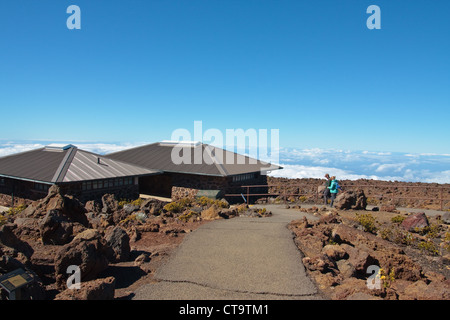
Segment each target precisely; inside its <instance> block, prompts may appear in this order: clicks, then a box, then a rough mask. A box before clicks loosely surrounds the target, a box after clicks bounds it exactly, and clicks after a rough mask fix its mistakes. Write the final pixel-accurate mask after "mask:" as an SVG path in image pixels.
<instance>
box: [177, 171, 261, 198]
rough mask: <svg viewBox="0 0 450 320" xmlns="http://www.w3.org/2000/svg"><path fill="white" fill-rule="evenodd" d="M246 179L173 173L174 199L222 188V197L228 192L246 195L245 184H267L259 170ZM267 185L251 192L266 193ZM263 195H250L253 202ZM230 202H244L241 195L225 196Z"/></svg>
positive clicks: (250, 191) (252, 189)
mask: <svg viewBox="0 0 450 320" xmlns="http://www.w3.org/2000/svg"><path fill="white" fill-rule="evenodd" d="M242 178H245V179H236V177H234V178H233V176H229V177H215V176H201V175H191V174H172V191H171V198H172V200H178V199H181V198H184V197H195V196H197V193H198V191H199V190H221V191H222V192H221V195H222V196H221V197H224V196H225V195H226V194H238V195H240V194H241V193H243V194H244V196H245V197H246V194H247V188H242V186H243V185H267V176H265V175H261V174H260V173H259V172H258V173H254V174H252V175H247V176H244V175H242ZM267 190H268V188H267V187H257V188H256V187H255V188H250V189H249V193H250V194H252V193H253V194H265V193H267ZM259 197H262V196H253V197H250V200H251V202H254V201H255V200H256V199H257V198H259ZM225 198H226V199H227V200H228V201H229V202H230V203H233V202H243V199H242V197H241V196H233V197H225Z"/></svg>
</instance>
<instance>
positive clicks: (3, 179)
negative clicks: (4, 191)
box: [0, 178, 5, 186]
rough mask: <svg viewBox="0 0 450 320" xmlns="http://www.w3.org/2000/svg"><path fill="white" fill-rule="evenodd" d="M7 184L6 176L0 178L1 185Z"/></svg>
mask: <svg viewBox="0 0 450 320" xmlns="http://www.w3.org/2000/svg"><path fill="white" fill-rule="evenodd" d="M4 185H5V178H0V186H4Z"/></svg>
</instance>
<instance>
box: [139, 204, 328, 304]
mask: <svg viewBox="0 0 450 320" xmlns="http://www.w3.org/2000/svg"><path fill="white" fill-rule="evenodd" d="M283 207H284V206H273V205H272V206H270V208H268V209H270V210H271V211H272V213H273V216H272V217H267V218H245V217H241V218H233V219H229V220H216V221H213V222H211V223H208V224H205V225H203V226H201V227H200V228H198V229H197V230H195V231H194V232H192V233H190V234H189V235H187V236H186V238H185V239H184V241H183V243H182V244H181V245H180V246H179V247H178V248H177V249H176V251H175V252H174V253H173V254H172V256H171V257H170V258H169V260H168V261H167V262H166V264H165V265H163V266H161V268H160V269H159V270H157V271H156V274H155V279H157V280H158V282H156V283H152V284H146V285H143V286H142V287H140V288H138V289H137V290H136V292H135V297H134V299H139V300H145V299H152V300H153V299H155V300H156V299H163V300H164V299H172V300H178V299H193V300H205V299H210V300H212V299H248V300H256V299H320V298H321V297H320V296H319V294H318V291H317V289H316V287H315V286H314V284H313V283H312V281H311V280H310V279H309V278H308V276H307V274H306V271H305V268H304V266H303V264H302V262H301V258H302V256H301V254H300V252H299V251H298V249H297V248H296V246H295V244H294V242H293V238H292V234H291V232H290V231H289V230H288V229H287V228H286V226H287V224H288V223H289V222H290V221H292V220H295V219H299V218H301V217H303V216H304V215H305V214H304V213H301V212H298V211H294V210H286V209H284V208H283ZM308 218H310V219H314V217H313V216H310V215H308Z"/></svg>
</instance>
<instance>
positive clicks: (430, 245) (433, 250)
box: [417, 241, 439, 256]
mask: <svg viewBox="0 0 450 320" xmlns="http://www.w3.org/2000/svg"><path fill="white" fill-rule="evenodd" d="M417 246H418V247H419V249H420V250H421V251H424V252H426V253H429V254H431V255H434V256H437V255H438V254H439V249H438V247H437V246H436V245H435V244H434V242H433V241H421V242H419V244H418V245H417Z"/></svg>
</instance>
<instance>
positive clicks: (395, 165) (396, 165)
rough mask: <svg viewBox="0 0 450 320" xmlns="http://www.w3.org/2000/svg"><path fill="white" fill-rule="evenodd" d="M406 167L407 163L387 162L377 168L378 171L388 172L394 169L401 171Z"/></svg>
mask: <svg viewBox="0 0 450 320" xmlns="http://www.w3.org/2000/svg"><path fill="white" fill-rule="evenodd" d="M405 167H406V164H405V163H385V164H381V165H379V166H378V168H376V169H375V171H376V172H386V171H391V170H393V171H394V172H401V171H402V170H403V169H404V168H405Z"/></svg>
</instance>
